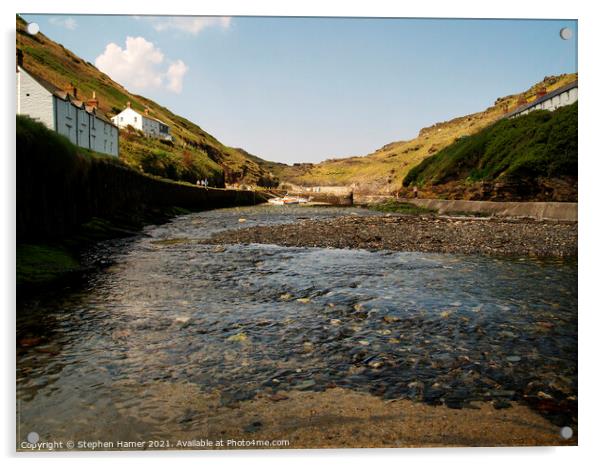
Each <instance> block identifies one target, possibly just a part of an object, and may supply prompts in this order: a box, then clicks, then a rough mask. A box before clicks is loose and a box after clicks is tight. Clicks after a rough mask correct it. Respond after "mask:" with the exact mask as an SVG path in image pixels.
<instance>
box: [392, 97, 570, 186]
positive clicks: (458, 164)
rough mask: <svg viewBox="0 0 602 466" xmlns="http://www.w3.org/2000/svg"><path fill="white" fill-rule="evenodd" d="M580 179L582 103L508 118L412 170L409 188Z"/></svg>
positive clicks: (407, 183)
mask: <svg viewBox="0 0 602 466" xmlns="http://www.w3.org/2000/svg"><path fill="white" fill-rule="evenodd" d="M538 177H544V178H564V177H574V178H576V177H577V103H574V104H573V105H569V106H566V107H561V108H559V109H558V110H556V111H554V112H548V111H545V110H540V111H534V112H531V113H529V114H528V115H524V116H521V117H517V118H513V119H503V120H500V121H498V122H497V123H495V124H493V125H491V126H489V127H487V128H485V129H484V130H482V131H480V132H478V133H477V134H474V135H472V136H468V137H466V138H462V139H460V140H458V141H456V142H454V143H453V144H451V145H450V146H448V147H446V148H444V149H442V150H441V151H439V152H438V153H437V154H435V155H433V156H432V157H429V158H427V159H425V160H423V161H422V162H421V163H420V164H418V165H417V166H415V167H414V168H412V169H411V170H410V171H409V173H408V175H407V176H406V178H405V179H404V182H403V184H404V186H409V185H413V184H415V185H418V186H425V185H439V184H444V183H449V182H452V181H460V182H462V181H464V182H467V183H471V182H476V181H509V182H513V181H520V182H522V183H528V182H530V181H532V180H534V179H535V178H538Z"/></svg>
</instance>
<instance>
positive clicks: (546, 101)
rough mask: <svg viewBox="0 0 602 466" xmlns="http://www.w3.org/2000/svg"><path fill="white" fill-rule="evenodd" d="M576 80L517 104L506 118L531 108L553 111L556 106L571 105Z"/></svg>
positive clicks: (575, 95)
mask: <svg viewBox="0 0 602 466" xmlns="http://www.w3.org/2000/svg"><path fill="white" fill-rule="evenodd" d="M577 90H578V85H577V81H573V82H572V83H569V84H567V85H565V86H562V87H559V88H558V89H556V90H555V91H552V92H550V93H548V94H544V95H542V96H539V97H538V98H537V99H535V100H534V101H533V102H529V103H526V104H524V105H521V106H519V107H518V108H516V109H515V110H513V111H512V112H510V113H508V114H507V115H506V117H507V118H514V117H517V116H520V115H526V114H527V113H530V112H532V111H533V110H549V111H554V110H556V109H557V108H560V107H564V106H565V105H571V104H572V103H575V102H577Z"/></svg>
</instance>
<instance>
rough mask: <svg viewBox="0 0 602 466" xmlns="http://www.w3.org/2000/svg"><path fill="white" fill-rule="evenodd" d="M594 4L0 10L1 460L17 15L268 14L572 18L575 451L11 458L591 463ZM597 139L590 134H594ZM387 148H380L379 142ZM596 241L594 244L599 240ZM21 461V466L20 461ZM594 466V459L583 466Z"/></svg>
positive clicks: (425, 1) (596, 130)
mask: <svg viewBox="0 0 602 466" xmlns="http://www.w3.org/2000/svg"><path fill="white" fill-rule="evenodd" d="M594 5H595V2H593V1H592V2H589V1H576V0H574V1H571V2H567V1H566V0H564V1H556V0H547V1H542V2H536V1H531V2H527V1H524V0H523V1H518V0H506V1H503V2H487V1H472V0H455V1H443V0H441V1H435V0H421V1H419V2H415V1H413V2H401V1H400V2H393V1H389V2H387V1H383V0H370V1H361V2H360V1H357V0H347V1H341V2H332V1H331V2H327V1H325V0H322V1H317V0H304V1H302V0H292V1H277V0H269V1H268V0H250V1H245V0H237V1H235V0H208V1H202V2H198V3H192V2H187V1H185V0H169V2H164V3H159V2H157V3H155V4H150V2H148V0H128V1H127V2H125V1H118V2H111V1H105V2H97V3H96V4H90V3H89V2H82V1H81V0H77V1H76V0H55V1H53V2H47V1H42V0H37V1H34V0H21V1H18V2H12V5H11V4H10V3H4V2H3V3H2V7H1V8H2V12H3V14H2V33H3V37H4V39H5V44H4V47H2V49H1V50H2V54H3V57H2V58H3V60H2V63H3V64H4V66H3V67H2V68H1V69H2V70H3V73H2V89H3V91H4V92H5V94H4V96H5V98H4V99H2V102H4V109H3V111H2V112H0V118H2V121H1V124H0V128H1V130H2V138H1V140H2V141H3V142H4V149H5V150H4V151H3V152H2V155H1V156H0V159H1V160H2V168H3V169H2V171H1V174H2V177H3V179H2V183H1V184H0V190H1V192H2V195H1V199H2V203H1V205H2V220H4V222H3V224H2V228H1V229H0V232H1V235H2V246H3V247H2V256H1V257H0V259H1V260H0V264H1V274H2V275H1V280H0V283H1V284H2V287H3V293H2V296H3V297H4V298H5V305H4V306H3V309H2V312H3V317H4V329H3V330H4V332H5V338H4V343H5V345H6V346H5V349H6V350H7V351H6V358H7V359H8V361H5V362H7V364H5V365H4V367H5V368H6V374H5V375H6V377H5V378H4V380H5V383H3V384H1V390H2V394H3V403H2V410H3V411H2V414H3V421H4V422H3V423H2V432H1V436H0V439H2V441H3V442H2V444H3V452H4V455H5V456H8V457H9V462H11V463H12V462H13V461H15V454H14V453H13V448H14V445H15V443H14V435H15V434H14V425H15V421H14V417H15V405H14V374H15V371H14V369H15V357H14V356H15V349H14V348H15V336H14V317H13V314H14V239H15V238H14V214H15V206H14V202H15V185H14V169H15V161H14V150H15V148H14V131H15V123H14V121H15V120H14V106H13V105H12V103H14V81H13V80H14V77H13V76H14V75H13V74H12V73H11V70H12V68H13V66H14V41H15V33H14V29H15V17H14V14H15V13H16V12H22V13H27V12H30V13H33V12H40V13H41V12H46V13H82V14H84V13H97V14H98V13H104V14H108V13H119V14H204V15H257V16H261V15H272V16H279V15H284V16H376V17H473V18H563V19H578V20H579V81H580V82H579V94H580V97H581V99H580V104H579V114H580V115H579V119H580V122H579V152H580V154H579V164H580V173H579V176H580V180H579V190H580V193H579V198H580V218H581V221H580V225H579V234H580V241H579V248H580V257H579V324H580V325H579V330H580V331H579V400H580V410H579V411H580V413H579V414H580V418H579V443H580V446H579V447H573V448H568V447H566V448H506V449H500V448H495V449H439V450H431V449H421V450H332V451H329V450H320V451H286V452H273V451H269V452H262V451H251V452H166V453H152V454H141V453H127V454H126V453H114V454H113V453H96V454H86V455H84V454H73V455H69V456H67V457H65V456H64V455H60V456H59V455H58V454H52V455H48V454H45V455H33V456H32V455H25V454H23V455H19V457H20V458H21V459H22V461H20V463H21V464H29V463H30V462H33V461H36V460H37V462H44V463H50V464H64V463H65V462H68V463H71V462H75V463H78V464H79V463H81V462H82V459H83V458H84V457H85V458H86V460H85V461H86V462H89V463H91V464H99V463H100V462H106V461H107V459H109V458H115V459H117V457H119V458H123V459H122V460H121V461H123V460H125V458H127V461H128V463H129V462H131V463H133V464H141V463H144V464H160V463H164V462H165V461H166V460H168V458H169V461H177V462H178V463H182V462H186V463H188V462H189V461H190V462H193V461H194V463H195V464H203V463H205V464H207V463H208V464H212V465H213V464H237V465H238V464H244V465H245V466H247V465H248V464H261V465H269V464H278V465H280V464H282V463H287V464H290V465H293V464H306V463H307V462H315V461H318V462H321V461H324V462H325V461H328V462H329V463H343V462H344V463H345V464H351V465H353V464H364V463H365V462H367V461H370V460H371V459H372V458H374V459H376V461H378V463H379V464H383V465H387V464H393V463H397V464H399V463H400V462H403V463H405V464H416V463H419V464H420V465H421V466H422V464H431V463H433V464H444V465H447V464H450V463H458V464H462V465H471V464H478V465H482V464H483V463H484V462H487V464H488V466H489V465H496V464H503V465H504V466H507V465H508V463H513V464H514V463H519V464H520V463H526V462H529V463H535V462H536V463H540V462H545V464H546V465H553V464H559V465H563V466H566V465H567V464H569V463H572V464H578V463H579V464H581V463H584V464H586V463H589V462H590V460H592V459H593V458H595V457H596V455H595V450H594V449H595V447H596V445H597V443H598V439H597V437H598V432H600V431H601V430H602V429H600V427H599V425H600V422H599V414H600V408H599V406H600V403H601V402H600V397H601V395H602V394H601V393H600V391H601V388H602V385H601V384H600V383H599V377H597V374H598V372H599V370H600V369H599V366H600V362H599V357H598V356H599V354H600V349H599V344H598V341H599V340H600V331H601V329H602V319H601V318H600V315H601V312H602V310H601V309H600V306H598V302H599V293H596V291H597V290H598V289H601V286H600V284H599V283H598V279H599V277H600V274H599V272H598V270H599V268H600V259H601V258H600V254H599V252H598V248H597V247H596V244H597V241H596V240H598V238H597V236H599V235H598V231H597V229H596V226H597V223H598V222H597V220H598V218H597V213H598V212H597V209H596V206H597V201H598V198H599V196H600V195H601V193H600V190H599V189H596V188H598V185H600V184H601V183H600V176H602V166H601V165H602V164H601V162H600V160H601V156H602V150H601V149H600V141H601V140H602V137H601V136H599V134H600V133H601V130H600V116H599V112H598V110H599V109H601V108H602V105H600V104H601V102H600V94H601V91H602V88H601V86H600V85H599V83H600V79H601V76H602V72H601V69H600V60H599V58H598V57H599V55H600V45H601V44H602V40H601V37H600V35H601V34H600V30H602V24H600V21H601V17H600V16H599V15H597V14H596V9H595V6H594ZM596 136H598V137H596ZM385 142H386V141H385ZM598 241H599V240H598ZM23 460H24V461H23ZM591 462H593V461H591Z"/></svg>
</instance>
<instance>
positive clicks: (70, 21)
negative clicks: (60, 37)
mask: <svg viewBox="0 0 602 466" xmlns="http://www.w3.org/2000/svg"><path fill="white" fill-rule="evenodd" d="M48 22H49V23H50V24H53V25H55V26H60V27H64V28H65V29H70V30H74V29H76V28H77V21H75V18H72V17H70V16H68V17H66V18H62V17H59V16H53V17H52V18H50V19H49V20H48Z"/></svg>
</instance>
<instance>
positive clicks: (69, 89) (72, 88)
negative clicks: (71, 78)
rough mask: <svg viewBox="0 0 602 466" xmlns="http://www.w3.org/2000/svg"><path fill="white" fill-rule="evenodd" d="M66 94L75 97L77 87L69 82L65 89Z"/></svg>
mask: <svg viewBox="0 0 602 466" xmlns="http://www.w3.org/2000/svg"><path fill="white" fill-rule="evenodd" d="M65 92H66V93H67V94H71V95H72V96H73V97H75V98H77V88H76V87H75V86H74V85H73V83H69V85H68V86H67V89H65Z"/></svg>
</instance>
